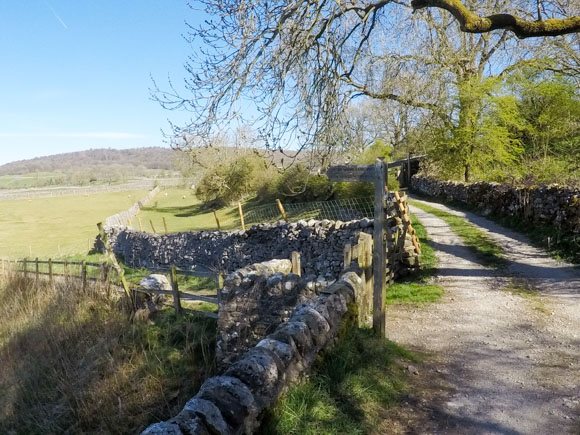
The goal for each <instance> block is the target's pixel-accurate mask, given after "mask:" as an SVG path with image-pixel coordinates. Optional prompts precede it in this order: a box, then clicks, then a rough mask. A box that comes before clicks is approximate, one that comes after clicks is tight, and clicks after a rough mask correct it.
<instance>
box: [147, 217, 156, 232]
mask: <svg viewBox="0 0 580 435" xmlns="http://www.w3.org/2000/svg"><path fill="white" fill-rule="evenodd" d="M149 223H150V224H151V229H152V230H153V234H157V231H155V227H154V226H153V221H152V220H151V219H149Z"/></svg>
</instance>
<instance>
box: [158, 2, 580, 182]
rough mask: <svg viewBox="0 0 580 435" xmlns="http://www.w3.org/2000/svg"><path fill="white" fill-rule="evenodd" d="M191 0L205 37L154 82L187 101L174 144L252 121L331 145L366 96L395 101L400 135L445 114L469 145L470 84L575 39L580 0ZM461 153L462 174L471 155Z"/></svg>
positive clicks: (267, 136) (171, 98)
mask: <svg viewBox="0 0 580 435" xmlns="http://www.w3.org/2000/svg"><path fill="white" fill-rule="evenodd" d="M196 4H200V5H201V7H202V8H203V10H204V12H205V13H206V14H207V15H208V16H209V18H208V20H206V21H205V23H204V24H202V25H201V26H200V27H190V28H189V35H188V36H189V39H190V41H191V42H192V43H194V44H193V46H199V47H201V48H199V49H198V50H197V51H195V50H194V53H193V54H192V55H191V57H190V58H189V61H188V63H187V64H186V71H187V76H186V78H185V88H180V87H175V86H173V85H172V84H171V83H170V85H169V86H168V88H164V89H162V88H161V87H159V88H157V87H156V89H155V93H154V95H155V98H156V99H157V100H158V101H159V102H160V103H161V104H162V105H163V106H164V107H165V108H168V109H185V110H188V111H190V112H191V113H192V118H191V122H190V123H188V124H187V125H179V126H173V130H172V132H171V135H172V137H173V139H174V143H175V144H177V145H178V146H188V145H189V144H191V143H192V142H193V143H195V144H199V143H206V142H207V141H211V140H212V138H214V137H215V136H216V135H217V134H219V133H220V132H221V130H222V129H227V128H231V126H232V125H252V126H254V128H255V129H256V133H257V135H258V137H259V138H260V140H261V143H262V144H264V145H265V146H266V147H267V148H269V149H284V148H285V147H288V146H290V147H292V148H296V147H297V146H300V147H310V148H313V147H323V148H324V147H327V148H328V149H331V148H332V147H336V146H337V145H340V144H342V143H345V142H346V141H347V140H348V139H352V138H353V136H352V133H346V132H345V126H349V125H352V123H353V119H352V118H351V116H352V113H353V112H352V110H353V106H355V105H354V104H353V101H354V100H357V99H361V98H362V99H363V100H375V101H376V100H378V101H388V102H390V107H389V110H390V115H391V121H392V122H394V124H396V125H397V126H399V127H400V130H399V131H397V132H396V134H397V135H398V136H399V137H401V136H404V135H405V133H404V131H405V129H408V127H409V126H411V125H415V126H417V125H422V126H425V127H427V128H429V127H435V128H441V126H444V127H445V128H446V129H447V130H448V131H450V132H451V133H452V135H453V140H454V143H455V144H456V145H457V146H458V147H459V148H461V149H462V153H463V154H465V150H466V149H469V143H468V141H469V140H470V137H469V135H466V134H464V133H465V132H476V130H477V129H476V125H477V124H478V123H480V121H481V116H482V114H483V110H482V109H483V107H482V99H481V98H480V99H478V100H477V99H475V100H474V99H473V98H472V97H473V95H475V94H477V93H475V94H474V93H471V96H470V93H469V92H468V90H469V89H475V88H478V87H481V84H482V83H483V80H484V79H485V78H487V77H493V76H495V77H497V76H501V77H503V76H505V75H506V74H509V73H510V72H511V71H513V70H515V69H517V68H518V67H519V66H521V65H523V64H526V62H528V63H529V62H530V61H533V60H534V58H533V56H532V55H531V54H530V53H532V52H533V51H534V50H537V49H538V47H540V45H541V44H540V43H541V42H542V37H546V36H556V35H568V36H558V37H557V38H556V40H557V42H558V43H560V44H561V50H560V51H561V52H564V51H565V50H567V49H568V50H569V49H570V47H572V46H573V44H575V43H579V42H575V40H574V38H577V34H574V32H578V31H580V5H579V3H578V2H577V0H564V1H558V2H552V1H550V2H547V1H543V0H538V2H536V3H533V4H532V3H530V2H527V1H525V0H515V1H508V0H480V1H477V0H468V1H466V2H465V3H462V2H460V1H459V0H413V1H411V2H410V3H406V2H404V1H402V0H390V1H352V0H346V1H344V0H309V1H302V0H296V1H290V2H287V1H284V0H274V1H272V0H269V1H265V0H252V1H241V0H226V1H223V0H202V1H200V2H196ZM524 38H527V39H524ZM522 39H523V41H522ZM527 41H531V42H527ZM571 51H572V52H574V49H572V50H571ZM570 59H571V58H570ZM575 66H577V62H575V61H573V62H569V65H568V66H566V68H574V67H575ZM426 115H428V116H426ZM355 133H356V132H355ZM387 133H388V132H387ZM392 133H393V134H395V132H392ZM380 134H385V132H384V131H380V132H379V130H377V137H375V139H377V138H380V137H379V136H378V135H380ZM367 136H368V135H367ZM361 138H362V136H361V135H359V137H358V139H361ZM355 139H357V138H355ZM362 139H365V140H367V142H368V143H372V142H373V140H372V138H371V140H370V141H368V139H369V138H368V137H367V138H362ZM399 139H400V138H399ZM498 140H499V139H498ZM498 143H504V144H505V143H507V142H505V141H503V140H500V141H499V142H498ZM465 155H467V154H465ZM462 164H463V165H464V166H465V176H466V178H468V174H469V165H470V163H469V159H467V158H466V159H465V160H464V161H463V163H462Z"/></svg>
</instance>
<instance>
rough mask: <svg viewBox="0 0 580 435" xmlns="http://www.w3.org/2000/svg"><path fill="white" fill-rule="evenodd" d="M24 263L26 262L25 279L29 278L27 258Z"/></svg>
mask: <svg viewBox="0 0 580 435" xmlns="http://www.w3.org/2000/svg"><path fill="white" fill-rule="evenodd" d="M22 264H24V279H28V260H27V259H26V258H25V259H24V260H23V263H22Z"/></svg>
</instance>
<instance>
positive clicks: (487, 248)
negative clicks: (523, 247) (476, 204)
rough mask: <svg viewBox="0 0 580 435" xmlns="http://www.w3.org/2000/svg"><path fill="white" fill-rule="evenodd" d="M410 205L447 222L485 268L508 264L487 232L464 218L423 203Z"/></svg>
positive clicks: (413, 202) (415, 202) (414, 202)
mask: <svg viewBox="0 0 580 435" xmlns="http://www.w3.org/2000/svg"><path fill="white" fill-rule="evenodd" d="M409 203H410V204H412V205H414V206H415V207H418V208H420V209H421V210H423V211H426V212H427V213H431V214H432V215H435V216H437V217H438V218H440V219H442V220H443V221H445V222H446V223H447V224H448V225H449V226H450V227H451V230H452V231H453V232H454V233H455V234H457V235H458V236H459V237H461V239H462V240H463V242H464V243H465V245H466V246H467V247H468V248H470V249H471V250H472V251H473V252H474V253H475V254H476V255H477V256H478V257H479V258H480V260H481V261H482V263H483V264H484V265H485V266H490V267H495V268H497V267H501V266H503V265H505V264H506V259H505V258H504V256H503V253H502V250H501V248H500V247H499V246H498V245H497V244H495V243H494V242H493V241H492V240H491V239H490V238H489V237H488V236H487V235H486V234H485V232H483V231H481V230H480V229H479V228H477V227H476V226H475V225H473V224H472V223H470V222H468V221H467V220H465V219H464V218H462V217H459V216H455V215H453V214H451V213H448V212H446V211H443V210H440V209H438V208H436V207H432V206H430V205H427V204H424V203H422V202H417V201H409Z"/></svg>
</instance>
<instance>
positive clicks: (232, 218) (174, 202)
mask: <svg viewBox="0 0 580 435" xmlns="http://www.w3.org/2000/svg"><path fill="white" fill-rule="evenodd" d="M217 216H218V219H219V221H220V226H221V229H222V230H229V229H238V228H240V221H239V215H238V208H237V207H226V208H223V209H221V210H218V211H217ZM139 218H140V219H141V224H142V225H143V230H145V231H148V232H152V229H151V223H150V222H153V226H154V227H155V230H156V232H158V233H162V232H164V231H165V229H164V225H163V218H165V221H166V222H167V229H168V230H169V232H170V233H177V232H180V231H191V230H215V229H217V224H216V221H215V218H214V215H213V212H212V211H211V210H209V209H205V208H204V207H203V205H202V204H201V202H200V201H199V200H198V199H197V198H196V197H195V195H194V194H193V191H192V190H191V189H170V190H164V191H162V192H161V193H160V194H159V195H157V197H155V198H154V199H153V201H151V202H150V203H149V204H148V206H147V207H145V208H143V210H142V211H141V213H139ZM132 224H133V227H134V228H136V229H139V221H138V220H137V219H135V220H134V221H133V222H132Z"/></svg>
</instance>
